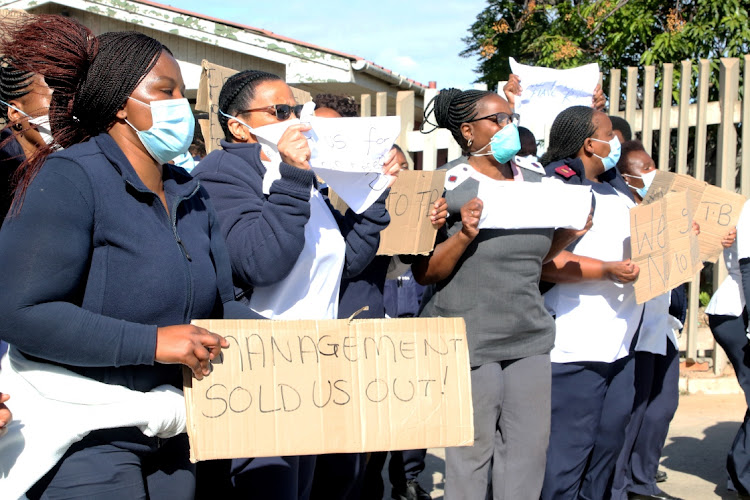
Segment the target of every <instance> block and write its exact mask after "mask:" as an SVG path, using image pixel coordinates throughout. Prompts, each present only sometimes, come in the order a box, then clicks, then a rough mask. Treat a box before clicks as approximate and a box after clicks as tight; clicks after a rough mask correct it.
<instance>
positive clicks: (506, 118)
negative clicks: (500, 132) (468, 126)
mask: <svg viewBox="0 0 750 500" xmlns="http://www.w3.org/2000/svg"><path fill="white" fill-rule="evenodd" d="M520 119H521V116H520V115H519V114H518V113H512V114H510V115H509V114H508V113H503V112H500V113H492V114H491V115H487V116H483V117H481V118H474V119H473V120H469V121H468V122H467V123H471V122H478V121H479V120H492V121H493V122H495V123H497V124H498V125H500V126H502V127H504V126H506V125H507V124H509V123H518V120H520Z"/></svg>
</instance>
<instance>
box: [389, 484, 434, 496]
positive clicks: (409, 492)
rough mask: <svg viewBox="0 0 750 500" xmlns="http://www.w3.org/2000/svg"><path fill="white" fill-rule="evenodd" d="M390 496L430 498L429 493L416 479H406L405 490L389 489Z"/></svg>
mask: <svg viewBox="0 0 750 500" xmlns="http://www.w3.org/2000/svg"><path fill="white" fill-rule="evenodd" d="M391 498H393V499H394V500H431V499H432V497H431V496H430V494H429V493H427V492H426V491H425V490H423V489H422V487H421V486H420V485H419V483H418V482H417V481H416V480H413V481H406V490H405V491H397V490H396V489H395V488H394V489H393V490H392V491H391Z"/></svg>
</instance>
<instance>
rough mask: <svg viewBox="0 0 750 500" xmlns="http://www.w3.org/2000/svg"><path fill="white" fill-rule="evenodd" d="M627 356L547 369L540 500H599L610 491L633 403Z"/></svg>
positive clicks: (632, 367)
mask: <svg viewBox="0 0 750 500" xmlns="http://www.w3.org/2000/svg"><path fill="white" fill-rule="evenodd" d="M634 376H635V363H634V358H633V356H632V355H629V356H627V357H625V358H622V359H620V360H618V361H615V362H614V363H600V362H581V363H552V421H551V429H550V440H549V448H548V449H547V468H546V471H545V476H544V486H543V487H542V495H541V498H542V500H553V499H555V500H562V499H585V500H601V499H602V498H604V497H605V496H606V495H607V491H608V490H609V488H610V487H611V477H612V473H613V471H614V467H615V462H616V461H617V456H618V454H619V452H620V449H621V448H622V444H623V442H624V441H625V427H626V426H627V424H628V422H629V420H630V413H631V411H632V409H633V399H634V397H635V386H634Z"/></svg>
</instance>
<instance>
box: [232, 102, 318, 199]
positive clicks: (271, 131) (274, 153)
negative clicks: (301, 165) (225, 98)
mask: <svg viewBox="0 0 750 500" xmlns="http://www.w3.org/2000/svg"><path fill="white" fill-rule="evenodd" d="M314 109H315V103H314V102H312V101H311V102H308V103H305V105H304V107H303V108H302V112H301V113H300V115H301V116H300V118H302V119H304V120H310V118H311V117H312V116H313V110H314ZM219 114H221V115H222V116H224V117H226V118H227V119H228V120H236V121H237V122H238V123H240V124H241V125H243V126H244V127H246V128H247V129H248V130H249V131H250V132H251V133H252V134H253V135H254V136H255V137H257V138H258V143H259V144H260V148H261V151H263V153H265V155H266V156H267V157H268V159H269V160H271V161H270V163H269V164H268V165H266V168H267V169H266V174H265V175H264V176H263V193H265V194H269V193H270V189H271V184H273V182H274V181H275V180H277V179H280V178H281V173H280V172H279V164H280V163H281V155H280V154H279V149H278V146H277V145H278V143H279V140H280V139H281V136H282V135H284V132H286V129H288V128H289V127H291V126H292V125H298V124H299V123H301V120H300V119H299V118H289V119H288V120H284V121H283V122H278V123H272V124H270V125H264V126H262V127H257V128H253V127H251V126H250V125H248V124H247V123H245V122H244V121H242V120H240V119H239V118H237V117H236V116H232V115H229V114H227V113H224V112H223V111H221V110H219ZM312 154H313V155H314V154H315V152H314V151H312Z"/></svg>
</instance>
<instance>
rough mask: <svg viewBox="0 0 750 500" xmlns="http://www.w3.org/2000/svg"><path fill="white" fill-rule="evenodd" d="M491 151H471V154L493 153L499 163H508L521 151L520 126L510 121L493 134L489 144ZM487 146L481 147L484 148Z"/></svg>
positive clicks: (484, 154) (487, 154)
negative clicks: (479, 152) (478, 152)
mask: <svg viewBox="0 0 750 500" xmlns="http://www.w3.org/2000/svg"><path fill="white" fill-rule="evenodd" d="M487 146H489V147H490V150H491V153H481V154H477V153H471V156H489V155H492V156H493V157H494V158H495V159H496V160H497V161H498V162H499V163H508V162H509V161H510V160H511V159H513V157H514V156H516V153H518V152H519V151H521V138H520V136H519V135H518V127H516V124H515V123H509V124H507V125H506V126H504V127H503V128H501V129H500V130H498V132H497V133H496V134H495V135H493V136H492V139H490V142H489V144H487ZM487 146H484V147H483V148H480V149H479V150H478V151H481V150H483V149H484V148H486V147H487Z"/></svg>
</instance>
